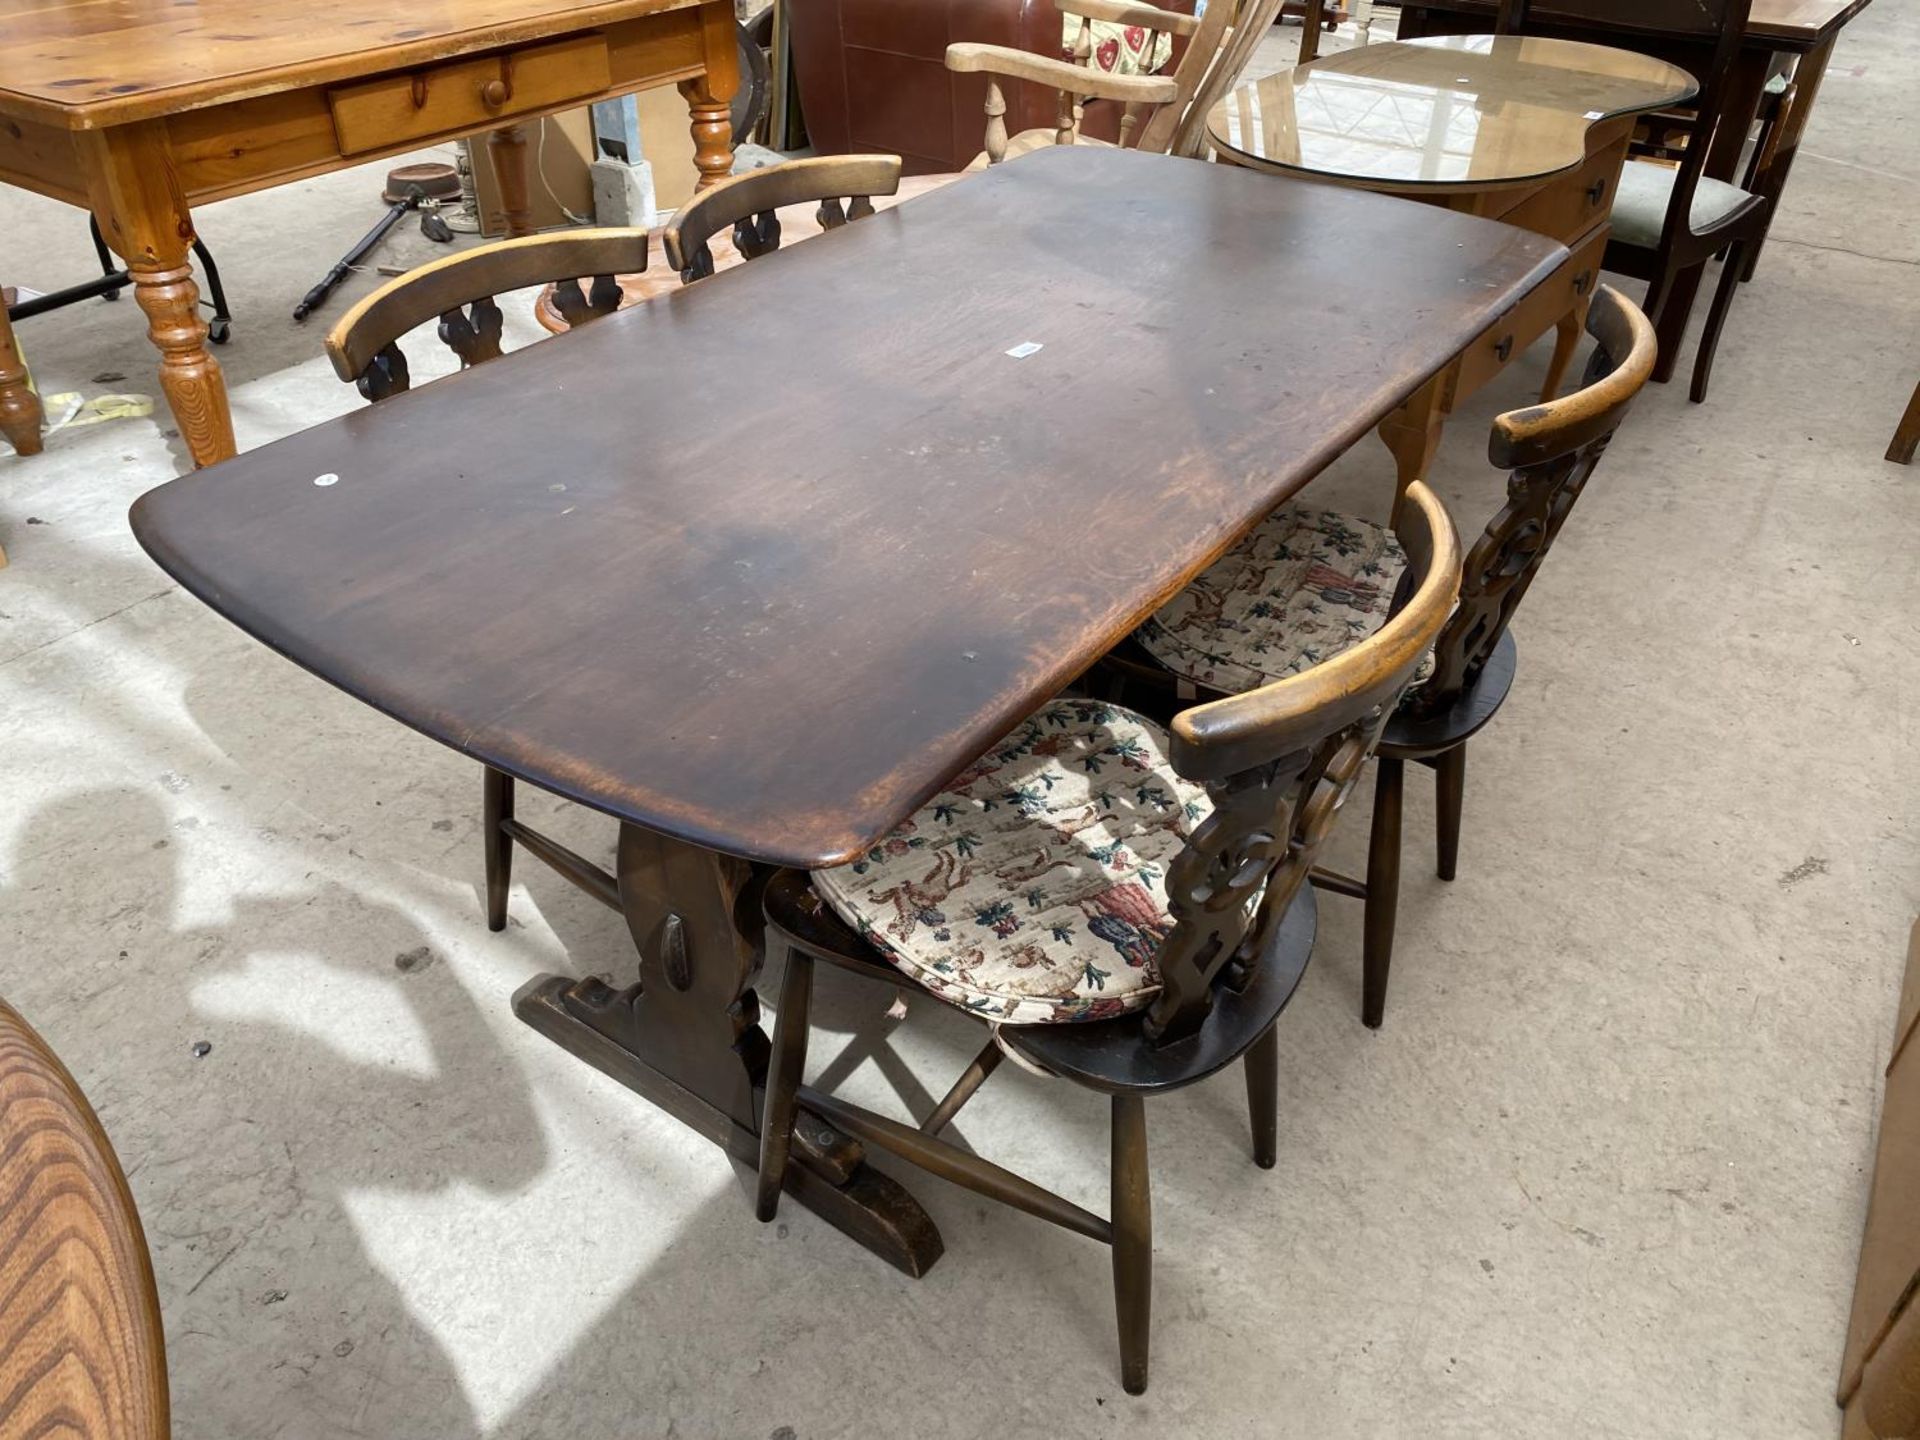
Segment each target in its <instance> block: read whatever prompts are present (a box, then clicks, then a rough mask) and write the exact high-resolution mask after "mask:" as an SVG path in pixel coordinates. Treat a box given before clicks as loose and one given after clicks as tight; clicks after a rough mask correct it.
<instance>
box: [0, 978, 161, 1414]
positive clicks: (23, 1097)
mask: <svg viewBox="0 0 1920 1440" xmlns="http://www.w3.org/2000/svg"><path fill="white" fill-rule="evenodd" d="M0 1197H4V1200H0V1435H6V1436H23V1437H24V1436H49V1437H52V1436H60V1437H66V1440H166V1436H167V1435H168V1433H169V1428H168V1427H169V1421H168V1413H167V1356H166V1339H165V1336H164V1334H163V1332H162V1330H161V1325H160V1297H159V1293H158V1292H157V1291H156V1289H155V1288H154V1283H153V1263H152V1261H151V1259H150V1258H149V1257H148V1254H147V1241H146V1236H145V1234H144V1233H143V1232H142V1231H141V1228H140V1216H139V1213H138V1212H137V1211H136V1210H135V1209H134V1204H133V1194H132V1192H131V1191H130V1190H129V1189H128V1188H127V1177H126V1174H125V1172H123V1171H122V1170H121V1168H120V1161H119V1159H118V1158H117V1157H116V1156H115V1155H114V1153H113V1145H112V1143H111V1142H110V1141H108V1139H107V1134H106V1131H105V1130H103V1129H101V1127H100V1119H99V1117H98V1116H97V1115H95V1114H94V1113H93V1107H92V1106H91V1105H89V1104H88V1103H87V1097H86V1095H85V1094H84V1093H83V1092H82V1091H81V1089H80V1086H79V1085H78V1084H77V1083H76V1082H75V1081H74V1078H73V1076H72V1075H70V1074H68V1073H67V1068H66V1066H64V1065H62V1064H61V1063H60V1060H59V1057H58V1056H56V1055H55V1054H54V1053H53V1051H52V1050H51V1049H49V1048H48V1046H47V1043H46V1041H44V1040H42V1039H41V1038H40V1036H39V1035H38V1034H37V1033H35V1031H34V1029H33V1027H32V1026H31V1025H29V1024H27V1022H26V1021H25V1020H23V1019H22V1018H21V1017H20V1013H19V1012H18V1011H16V1010H15V1009H14V1008H13V1007H12V1006H10V1005H8V1004H7V1003H6V1002H5V1001H4V1000H0Z"/></svg>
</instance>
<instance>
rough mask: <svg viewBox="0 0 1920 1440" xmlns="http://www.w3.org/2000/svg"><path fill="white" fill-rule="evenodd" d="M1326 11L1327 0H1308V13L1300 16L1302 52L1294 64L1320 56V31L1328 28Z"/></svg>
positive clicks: (1303, 62)
mask: <svg viewBox="0 0 1920 1440" xmlns="http://www.w3.org/2000/svg"><path fill="white" fill-rule="evenodd" d="M1326 12H1327V6H1326V0H1307V9H1306V13H1305V14H1303V15H1302V16H1301V17H1300V53H1299V55H1298V56H1297V57H1296V58H1295V60H1294V64H1296V65H1304V64H1306V63H1307V62H1308V61H1309V60H1317V59H1319V58H1320V32H1321V31H1322V30H1323V29H1325V28H1326V23H1327V21H1326Z"/></svg>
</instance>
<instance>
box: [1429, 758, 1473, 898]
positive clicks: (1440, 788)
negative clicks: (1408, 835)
mask: <svg viewBox="0 0 1920 1440" xmlns="http://www.w3.org/2000/svg"><path fill="white" fill-rule="evenodd" d="M1433 780H1434V814H1435V816H1436V818H1437V821H1438V828H1439V835H1438V837H1437V839H1438V842H1439V843H1438V844H1437V846H1436V847H1435V848H1436V849H1437V850H1438V851H1439V856H1440V863H1439V867H1438V869H1439V873H1440V878H1441V879H1442V880H1451V879H1453V873H1454V870H1455V868H1456V867H1458V865H1459V863H1460V809H1461V805H1462V803H1463V802H1464V801H1465V799H1466V794H1467V746H1466V742H1465V741H1462V742H1461V743H1460V744H1458V745H1456V746H1454V747H1453V749H1451V750H1443V751H1441V752H1440V753H1439V754H1438V755H1436V756H1435V757H1434V762H1433Z"/></svg>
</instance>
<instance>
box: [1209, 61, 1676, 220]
mask: <svg viewBox="0 0 1920 1440" xmlns="http://www.w3.org/2000/svg"><path fill="white" fill-rule="evenodd" d="M1696 88H1697V87H1696V85H1695V82H1694V79H1693V77H1692V76H1691V75H1689V74H1688V73H1687V72H1686V71H1684V70H1681V69H1679V68H1677V67H1676V66H1672V65H1668V64H1665V63H1664V62H1662V61H1659V60H1653V59H1649V58H1648V57H1646V56H1644V55H1636V54H1634V53H1632V52H1631V51H1627V50H1616V49H1613V48H1612V47H1610V46H1606V45H1585V44H1580V43H1577V42H1574V41H1571V40H1545V39H1538V38H1534V37H1531V36H1520V35H1446V36H1434V37H1431V38H1427V39H1421V40H1399V41H1389V42H1385V43H1382V44H1378V45H1363V46H1357V47H1355V48H1354V49H1351V50H1343V51H1341V52H1340V53H1339V54H1337V55H1329V56H1326V57H1325V58H1323V59H1320V60H1314V61H1311V62H1309V63H1308V64H1305V65H1302V66H1299V67H1298V68H1296V69H1293V70H1289V71H1284V72H1282V73H1280V74H1277V75H1269V76H1268V77H1267V78H1266V79H1264V80H1256V81H1253V82H1251V83H1249V84H1246V85H1242V86H1240V87H1239V88H1238V89H1236V90H1234V91H1232V92H1231V93H1230V94H1228V95H1227V96H1226V98H1224V99H1223V100H1221V101H1220V103H1219V104H1217V105H1215V106H1214V108H1213V111H1212V113H1211V114H1210V115H1209V116H1208V117H1207V129H1208V135H1209V138H1210V139H1211V140H1212V142H1213V145H1214V148H1215V149H1216V150H1219V151H1220V152H1221V153H1222V155H1223V157H1224V158H1227V159H1230V160H1235V161H1238V162H1240V163H1243V164H1249V165H1253V166H1255V167H1256V168H1262V169H1279V170H1294V171H1300V172H1306V173H1312V174H1317V175H1326V176H1331V177H1337V178H1340V179H1344V180H1347V181H1349V182H1351V183H1356V184H1363V185H1366V184H1371V185H1377V186H1381V187H1384V188H1394V189H1398V188H1403V187H1404V188H1414V187H1419V186H1427V185H1431V186H1435V187H1447V186H1459V187H1462V188H1485V187H1491V186H1498V185H1504V184H1521V183H1524V182H1525V181H1528V180H1532V179H1537V178H1539V177H1542V176H1546V175H1551V174H1554V173H1556V172H1558V171H1561V170H1566V169H1569V168H1571V167H1572V166H1575V165H1578V164H1579V163H1580V162H1581V161H1582V160H1583V159H1584V158H1585V157H1586V132H1587V129H1588V127H1590V126H1592V125H1594V124H1596V123H1598V122H1599V121H1602V120H1605V119H1608V118H1610V117H1612V116H1617V115H1626V114H1633V113H1637V112H1640V111H1645V110H1655V109H1658V108H1660V107H1661V106H1663V105H1671V104H1674V103H1676V102H1678V101H1681V100H1684V99H1686V98H1688V97H1689V96H1691V95H1692V94H1693V93H1694V91H1695V89H1696Z"/></svg>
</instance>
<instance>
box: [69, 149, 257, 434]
mask: <svg viewBox="0 0 1920 1440" xmlns="http://www.w3.org/2000/svg"><path fill="white" fill-rule="evenodd" d="M74 148H75V149H76V151H78V153H79V155H80V158H81V161H82V164H83V165H84V166H85V167H86V170H87V187H88V191H89V195H90V199H91V202H92V206H93V213H94V216H95V218H96V219H98V220H99V222H100V233H101V235H102V236H103V237H104V238H105V240H106V242H107V244H108V245H109V246H111V247H112V249H113V251H114V253H115V254H117V255H118V256H119V257H120V258H121V259H122V260H124V261H125V262H126V265H127V271H128V273H129V274H130V275H132V277H133V298H134V299H135V300H136V301H138V302H139V304H140V308H141V309H142V310H143V311H145V312H146V316H147V336H148V338H149V339H151V340H152V341H153V343H154V346H155V347H156V348H157V349H158V350H159V351H160V389H161V391H162V392H163V393H164V394H165V395H166V397H167V405H168V407H169V408H170V409H171V410H172V411H173V418H174V423H175V424H177V425H178V426H179V427H180V434H181V436H182V438H183V439H185V441H186V443H187V449H188V451H189V452H190V453H191V454H192V456H193V463H194V464H195V465H211V464H213V463H214V461H216V460H224V459H226V458H227V457H228V456H230V455H232V454H233V453H234V443H233V416H232V414H231V412H230V411H229V410H228V409H227V382H226V378H225V377H224V376H223V375H222V374H221V373H220V364H219V362H218V361H217V360H215V359H214V358H213V356H212V355H210V354H208V353H207V324H206V321H204V320H202V319H201V318H200V290H199V287H198V286H196V285H195V284H194V283H193V268H192V266H191V265H189V264H188V261H187V255H188V252H189V250H190V249H191V247H192V245H193V217H192V215H191V214H190V213H189V212H188V208H187V201H186V197H185V195H184V194H183V193H182V192H181V189H180V182H179V179H178V177H177V176H176V175H175V174H174V169H173V157H172V156H171V155H170V154H169V153H168V149H167V138H166V127H165V124H164V122H161V121H148V122H142V123H140V124H136V125H126V126H121V127H118V128H115V129H111V130H81V131H76V132H75V133H74Z"/></svg>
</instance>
